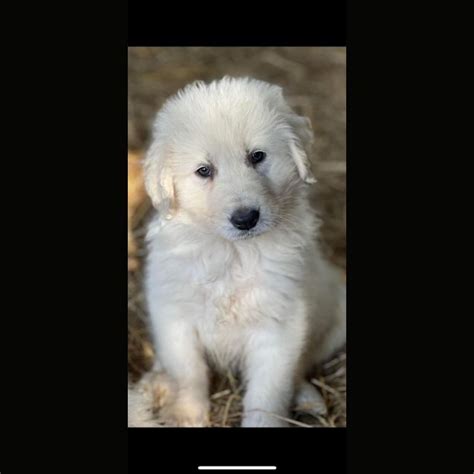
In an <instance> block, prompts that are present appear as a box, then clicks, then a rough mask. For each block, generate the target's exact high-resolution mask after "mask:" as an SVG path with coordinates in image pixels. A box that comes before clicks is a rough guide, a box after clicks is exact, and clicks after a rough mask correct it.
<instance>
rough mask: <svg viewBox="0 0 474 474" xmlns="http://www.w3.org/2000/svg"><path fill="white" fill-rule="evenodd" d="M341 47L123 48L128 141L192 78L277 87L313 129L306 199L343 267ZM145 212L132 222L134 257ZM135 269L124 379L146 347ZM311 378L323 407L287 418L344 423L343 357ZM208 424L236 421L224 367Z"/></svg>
mask: <svg viewBox="0 0 474 474" xmlns="http://www.w3.org/2000/svg"><path fill="white" fill-rule="evenodd" d="M345 65H346V54H345V48H227V47H223V48H182V47H181V48H130V49H129V73H128V78H129V92H128V95H129V99H128V103H129V114H128V125H129V135H128V140H129V148H130V149H131V150H135V151H140V150H143V149H144V148H145V147H146V146H147V143H148V140H149V132H150V124H151V121H152V118H153V115H154V114H155V113H156V111H157V110H158V108H159V107H160V105H161V104H162V103H163V101H164V100H165V99H166V98H167V97H168V96H169V95H171V94H173V93H174V92H176V91H177V90H178V89H179V88H181V87H183V86H184V85H186V84H187V83H189V82H191V81H193V80H196V79H203V80H211V79H214V78H218V77H221V76H223V75H238V76H241V75H250V76H253V77H256V78H258V79H263V80H266V81H269V82H273V83H277V84H279V85H281V86H283V87H284V88H285V91H286V95H287V98H288V101H289V103H290V104H291V105H292V106H293V107H294V109H295V110H296V111H297V112H298V113H300V114H304V115H307V116H308V117H310V118H311V121H312V123H313V128H314V132H315V136H316V141H315V145H314V153H313V169H314V171H315V175H316V177H317V179H318V183H317V184H316V185H315V186H314V194H313V197H312V200H313V202H314V205H315V207H316V209H317V210H318V212H319V214H320V216H321V218H322V220H323V227H322V229H321V231H322V235H321V243H322V246H323V249H324V251H325V253H326V255H327V257H328V258H329V259H330V260H332V261H333V262H334V263H335V264H336V265H338V266H339V267H340V268H341V269H343V270H345V268H346V229H345V202H346V200H345V198H346V168H345V163H346V160H345V158H346V156H345V155H346V68H345ZM148 218H149V214H147V215H146V216H144V217H143V219H141V220H140V221H139V222H138V223H137V226H136V228H135V230H134V234H135V238H136V242H137V247H138V259H139V261H140V260H141V259H142V258H143V256H144V253H145V249H144V246H143V236H144V233H145V227H146V222H147V219H148ZM141 281H142V274H141V270H138V271H136V272H131V273H129V283H128V368H129V376H130V378H131V380H138V378H139V377H140V376H141V375H142V374H143V373H144V372H145V371H146V370H148V369H149V368H150V364H151V361H152V357H153V348H152V345H151V343H150V340H149V336H148V333H147V329H146V328H147V315H146V312H145V309H144V307H145V306H144V299H143V298H144V297H143V291H142V286H141ZM312 382H313V383H314V385H316V386H317V387H318V388H319V389H320V391H321V393H322V394H323V396H324V398H325V400H326V403H327V405H328V408H329V410H328V414H327V415H326V416H324V417H318V418H317V419H315V418H312V417H309V416H305V415H299V414H293V418H292V420H291V422H292V423H293V424H294V426H319V427H321V426H324V427H341V426H345V425H346V357H345V352H342V353H340V354H338V355H337V356H336V357H334V358H333V359H332V360H330V361H328V363H326V364H325V365H324V366H322V367H320V368H319V369H318V371H317V372H316V373H315V374H314V376H313V378H312ZM211 393H212V396H211V400H212V409H211V421H212V425H213V426H238V425H239V422H240V417H241V401H242V398H241V396H242V387H241V385H240V383H239V381H238V380H235V379H234V378H233V377H232V376H231V375H230V374H229V375H228V376H227V377H217V376H216V377H215V379H214V380H213V383H212V391H211Z"/></svg>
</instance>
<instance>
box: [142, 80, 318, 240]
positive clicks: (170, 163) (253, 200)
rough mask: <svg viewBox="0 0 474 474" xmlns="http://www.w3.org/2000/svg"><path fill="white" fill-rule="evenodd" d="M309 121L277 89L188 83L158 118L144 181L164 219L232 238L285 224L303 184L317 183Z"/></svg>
mask: <svg viewBox="0 0 474 474" xmlns="http://www.w3.org/2000/svg"><path fill="white" fill-rule="evenodd" d="M311 141H312V132H311V126H310V122H309V120H308V119H306V118H304V117H299V116H297V115H296V114H295V113H294V112H293V111H292V110H291V109H290V107H289V106H288V105H287V104H286V102H285V100H284V98H283V94H282V90H281V88H280V87H278V86H274V85H270V84H267V83H265V82H261V81H257V80H252V79H232V78H227V77H226V78H223V79H222V80H220V81H215V82H212V83H211V84H204V83H202V82H196V83H193V84H191V85H189V86H187V87H185V88H184V89H183V90H181V91H180V92H178V94H176V95H175V96H174V97H172V98H171V99H169V100H168V101H167V102H166V103H165V104H164V106H163V108H162V109H161V110H160V112H159V113H158V116H157V118H156V121H155V125H154V135H153V142H152V145H151V147H150V149H149V151H148V154H147V157H146V160H145V183H146V188H147V191H148V193H149V195H150V197H151V199H152V202H153V204H154V205H155V207H156V208H157V209H158V211H159V212H160V213H162V215H163V216H164V217H165V218H168V219H170V218H172V217H173V216H174V215H176V214H177V213H180V214H181V215H183V216H185V217H186V219H187V220H188V221H189V222H193V223H195V224H198V225H200V227H201V228H202V229H206V230H208V231H209V232H214V233H218V234H219V235H221V236H223V237H225V238H227V239H230V240H237V239H242V238H247V237H251V236H255V235H259V234H261V233H263V232H265V231H268V230H270V229H271V228H273V227H275V226H277V225H279V224H280V223H282V222H289V220H290V217H291V210H292V206H294V203H295V200H296V199H297V197H298V193H299V190H300V189H301V188H302V186H304V183H313V182H314V181H315V179H314V177H313V175H312V173H311V171H310V166H309V160H308V158H307V155H306V150H307V148H308V146H309V145H310V144H311Z"/></svg>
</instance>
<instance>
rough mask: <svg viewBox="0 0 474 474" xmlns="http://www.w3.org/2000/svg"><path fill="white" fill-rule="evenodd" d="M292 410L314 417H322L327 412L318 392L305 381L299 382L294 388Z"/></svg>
mask: <svg viewBox="0 0 474 474" xmlns="http://www.w3.org/2000/svg"><path fill="white" fill-rule="evenodd" d="M294 410H295V411H297V412H301V413H307V414H308V415H312V416H314V417H316V416H318V415H319V416H324V415H326V414H327V411H328V410H327V407H326V402H325V401H324V398H323V396H322V395H321V394H320V393H319V390H318V389H317V388H316V387H315V386H313V385H311V384H310V383H309V382H307V381H306V380H301V382H300V383H299V384H298V385H297V387H296V394H295V399H294Z"/></svg>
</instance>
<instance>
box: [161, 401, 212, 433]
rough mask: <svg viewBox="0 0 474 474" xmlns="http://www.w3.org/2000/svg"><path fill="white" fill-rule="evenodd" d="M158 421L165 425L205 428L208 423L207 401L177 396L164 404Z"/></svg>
mask: <svg viewBox="0 0 474 474" xmlns="http://www.w3.org/2000/svg"><path fill="white" fill-rule="evenodd" d="M160 422H162V423H163V424H164V425H165V426H170V427H181V428H205V427H208V426H209V425H210V420H209V402H207V401H198V400H193V399H191V398H189V397H186V398H178V399H177V400H175V401H174V402H172V403H169V404H168V405H166V406H164V407H163V409H162V410H161V412H160Z"/></svg>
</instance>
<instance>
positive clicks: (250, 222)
mask: <svg viewBox="0 0 474 474" xmlns="http://www.w3.org/2000/svg"><path fill="white" fill-rule="evenodd" d="M259 218H260V211H258V210H257V209H249V208H248V207H242V208H240V209H237V210H236V211H235V212H234V213H233V214H232V215H231V216H230V222H232V225H233V226H234V227H235V228H237V229H239V230H250V229H252V228H253V227H255V226H256V225H257V222H258V220H259Z"/></svg>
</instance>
